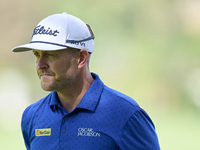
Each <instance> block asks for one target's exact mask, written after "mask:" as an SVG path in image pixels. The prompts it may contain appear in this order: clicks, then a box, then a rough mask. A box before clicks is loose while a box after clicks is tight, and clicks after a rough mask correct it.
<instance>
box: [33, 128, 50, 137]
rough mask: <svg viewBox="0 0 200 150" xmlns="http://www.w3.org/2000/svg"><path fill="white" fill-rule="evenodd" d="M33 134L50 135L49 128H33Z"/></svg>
mask: <svg viewBox="0 0 200 150" xmlns="http://www.w3.org/2000/svg"><path fill="white" fill-rule="evenodd" d="M35 136H51V128H45V129H35Z"/></svg>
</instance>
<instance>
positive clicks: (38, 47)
mask: <svg viewBox="0 0 200 150" xmlns="http://www.w3.org/2000/svg"><path fill="white" fill-rule="evenodd" d="M66 48H67V46H64V45H63V46H60V45H52V44H44V43H29V44H24V45H21V46H17V47H15V48H13V49H12V51H13V52H24V51H30V50H33V49H36V50H42V51H55V50H62V49H66Z"/></svg>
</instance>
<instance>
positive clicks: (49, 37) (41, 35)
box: [12, 12, 94, 53]
mask: <svg viewBox="0 0 200 150" xmlns="http://www.w3.org/2000/svg"><path fill="white" fill-rule="evenodd" d="M93 39H94V34H93V32H92V29H91V28H90V26H89V25H88V24H85V23H84V22H83V21H82V20H80V19H79V18H77V17H75V16H72V15H69V14H67V13H65V12H64V13H62V14H53V15H51V16H48V17H46V18H44V19H43V20H42V21H40V22H39V24H38V25H37V26H36V27H35V29H34V31H33V35H32V41H31V42H30V43H29V44H25V45H21V46H17V47H15V48H13V49H12V51H13V52H22V51H29V50H32V49H36V50H42V51H54V50H62V49H66V48H67V47H72V48H76V49H86V50H87V51H88V52H90V53H92V52H93V49H94V40H93Z"/></svg>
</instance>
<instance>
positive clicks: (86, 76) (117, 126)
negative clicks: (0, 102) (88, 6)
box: [13, 13, 160, 150]
mask: <svg viewBox="0 0 200 150" xmlns="http://www.w3.org/2000/svg"><path fill="white" fill-rule="evenodd" d="M93 39H94V34H93V32H92V30H91V28H90V26H89V25H87V24H85V23H84V22H83V21H81V20H80V19H78V18H76V17H74V16H72V15H69V14H67V13H62V14H54V15H51V16H48V17H47V18H45V19H43V20H42V21H41V22H39V24H38V25H37V26H36V28H35V29H34V31H33V36H32V41H31V42H30V43H29V44H25V45H22V46H18V47H15V48H13V51H14V52H21V51H28V50H32V52H33V54H34V55H35V57H36V70H37V74H38V76H39V78H40V81H41V86H42V88H43V89H44V90H46V91H52V92H51V93H50V94H49V95H47V96H46V97H44V98H42V99H41V100H39V101H37V102H35V103H34V104H32V105H30V106H29V107H27V108H26V110H25V111H24V113H23V116H22V124H21V126H22V133H23V137H24V141H25V145H26V148H27V149H33V150H40V149H41V150H50V149H52V150H117V149H120V150H159V149H160V148H159V143H158V138H157V135H156V132H155V128H154V125H153V122H152V121H151V119H150V117H149V116H148V115H147V113H146V112H145V111H144V110H143V109H142V108H140V107H139V105H138V104H137V103H136V102H135V101H134V100H133V99H132V98H130V97H128V96H126V95H124V94H122V93H120V92H117V91H115V90H113V89H110V88H109V87H107V86H105V85H104V84H103V82H102V81H101V80H100V78H99V76H98V75H97V74H94V73H90V71H89V58H90V55H91V53H92V52H93V48H94V40H93Z"/></svg>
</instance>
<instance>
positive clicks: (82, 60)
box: [78, 49, 89, 69]
mask: <svg viewBox="0 0 200 150" xmlns="http://www.w3.org/2000/svg"><path fill="white" fill-rule="evenodd" d="M88 59H89V53H88V52H87V50H85V49H81V50H80V51H79V60H78V68H79V69H80V68H83V67H84V66H86V65H87V61H88Z"/></svg>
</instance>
